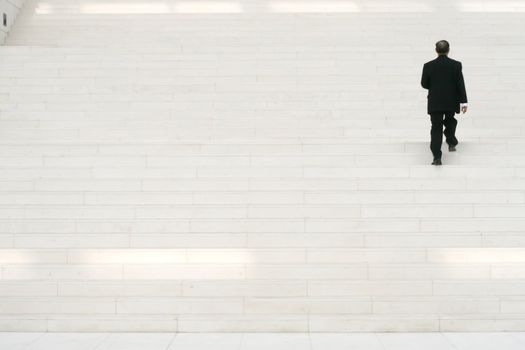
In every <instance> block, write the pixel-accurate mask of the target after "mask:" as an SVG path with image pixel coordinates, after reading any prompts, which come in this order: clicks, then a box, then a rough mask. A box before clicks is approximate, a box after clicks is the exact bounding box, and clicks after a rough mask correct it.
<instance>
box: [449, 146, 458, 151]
mask: <svg viewBox="0 0 525 350" xmlns="http://www.w3.org/2000/svg"><path fill="white" fill-rule="evenodd" d="M448 151H449V152H456V146H453V145H448Z"/></svg>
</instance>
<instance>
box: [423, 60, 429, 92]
mask: <svg viewBox="0 0 525 350" xmlns="http://www.w3.org/2000/svg"><path fill="white" fill-rule="evenodd" d="M421 86H422V87H423V88H424V89H428V88H429V87H430V82H429V76H428V71H427V65H426V63H425V65H423V74H422V75H421Z"/></svg>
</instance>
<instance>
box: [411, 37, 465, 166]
mask: <svg viewBox="0 0 525 350" xmlns="http://www.w3.org/2000/svg"><path fill="white" fill-rule="evenodd" d="M449 51H450V45H449V43H448V42H447V41H446V40H441V41H438V42H437V43H436V52H437V54H438V57H437V58H436V59H435V60H433V61H430V62H427V63H425V65H424V66H423V76H422V77H421V86H423V88H425V89H428V107H427V110H428V111H427V112H428V114H430V120H431V122H432V128H431V130H430V135H431V141H430V149H431V150H432V154H433V155H434V161H433V162H432V165H441V143H442V142H443V125H445V132H444V133H445V137H446V141H447V144H448V150H449V152H454V151H455V150H456V145H457V144H458V140H457V139H456V135H455V134H456V125H457V124H458V121H457V120H456V118H454V115H455V114H456V113H459V112H460V111H461V112H463V113H466V112H467V92H466V90H465V81H464V79H463V73H462V71H461V69H462V66H461V62H459V61H455V60H453V59H451V58H449V57H448V53H449ZM443 116H444V117H445V119H444V120H443Z"/></svg>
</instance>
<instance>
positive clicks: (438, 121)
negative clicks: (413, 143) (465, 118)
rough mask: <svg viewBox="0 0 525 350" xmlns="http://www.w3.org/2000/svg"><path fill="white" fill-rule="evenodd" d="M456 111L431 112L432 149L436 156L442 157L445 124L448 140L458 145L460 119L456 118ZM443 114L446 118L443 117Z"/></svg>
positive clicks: (449, 142) (451, 143)
mask: <svg viewBox="0 0 525 350" xmlns="http://www.w3.org/2000/svg"><path fill="white" fill-rule="evenodd" d="M455 114H456V113H455V112H454V111H450V112H449V111H445V112H432V113H430V121H431V122H432V128H431V129H430V150H431V151H432V154H433V155H434V158H437V159H441V154H442V153H441V144H442V143H443V125H444V126H445V131H444V133H445V137H446V141H447V143H448V144H450V145H453V146H455V145H457V144H458V139H457V138H456V126H457V125H458V121H457V120H456V118H454V115H455ZM443 116H444V117H445V119H443Z"/></svg>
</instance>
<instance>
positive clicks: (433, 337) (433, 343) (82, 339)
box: [0, 333, 525, 350]
mask: <svg viewBox="0 0 525 350" xmlns="http://www.w3.org/2000/svg"><path fill="white" fill-rule="evenodd" d="M524 346H525V333H310V334H308V333H220V334H218V333H193V334H188V333H183V334H176V333H88V334H86V333H0V348H1V349H9V350H209V349H214V350H260V349H275V350H290V349H294V350H295V349H296V350H348V349H351V350H412V349H414V350H420V349H425V350H426V349H428V350H473V349H476V350H521V349H523V347H524Z"/></svg>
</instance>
